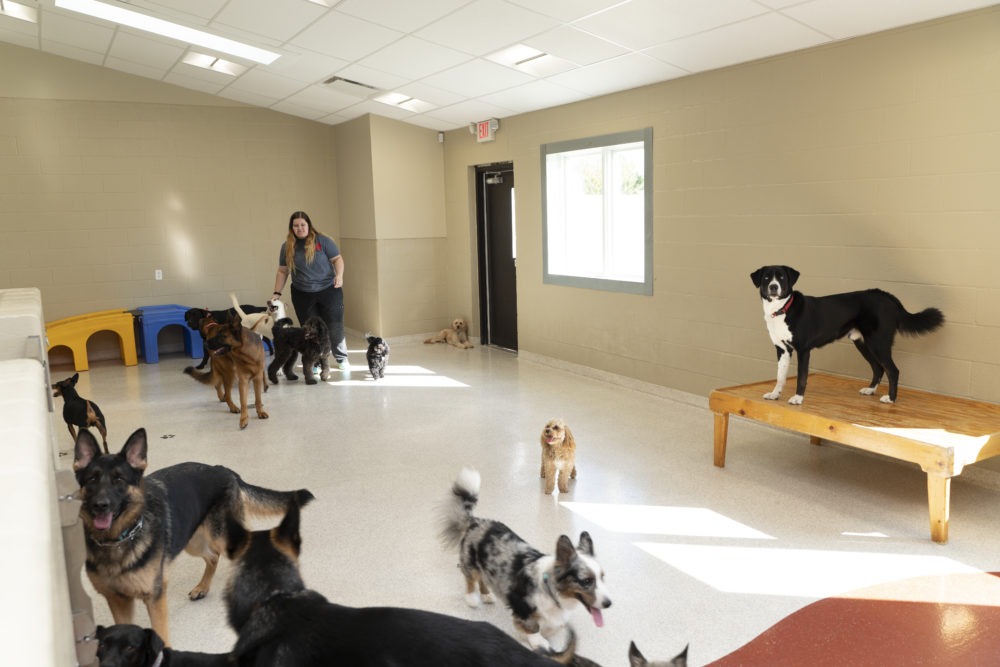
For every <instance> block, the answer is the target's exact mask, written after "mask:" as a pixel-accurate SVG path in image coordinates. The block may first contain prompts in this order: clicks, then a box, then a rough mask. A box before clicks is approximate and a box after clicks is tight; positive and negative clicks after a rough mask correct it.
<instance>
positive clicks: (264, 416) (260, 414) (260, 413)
mask: <svg viewBox="0 0 1000 667" xmlns="http://www.w3.org/2000/svg"><path fill="white" fill-rule="evenodd" d="M270 416H271V415H269V414H267V413H266V412H264V411H263V410H258V411H257V419H267V418H268V417H270Z"/></svg>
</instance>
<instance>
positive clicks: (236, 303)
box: [229, 292, 247, 320]
mask: <svg viewBox="0 0 1000 667" xmlns="http://www.w3.org/2000/svg"><path fill="white" fill-rule="evenodd" d="M229 298H230V299H232V300H233V308H235V309H236V312H237V313H239V314H240V319H241V320H246V318H247V314H246V313H244V312H243V309H242V308H240V302H239V301H238V300H237V299H236V295H235V294H233V293H232V292H230V293H229Z"/></svg>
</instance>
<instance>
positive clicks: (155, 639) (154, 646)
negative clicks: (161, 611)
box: [143, 628, 164, 665]
mask: <svg viewBox="0 0 1000 667" xmlns="http://www.w3.org/2000/svg"><path fill="white" fill-rule="evenodd" d="M143 634H145V636H146V641H145V642H144V645H145V647H146V660H147V662H145V663H143V664H146V665H153V664H156V657H157V656H158V655H160V651H162V650H163V646H164V644H163V640H162V639H160V635H158V634H156V631H155V630H153V629H152V628H146V629H145V630H143Z"/></svg>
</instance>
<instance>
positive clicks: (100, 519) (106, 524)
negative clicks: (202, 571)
mask: <svg viewBox="0 0 1000 667" xmlns="http://www.w3.org/2000/svg"><path fill="white" fill-rule="evenodd" d="M113 518H114V517H112V516H111V512H105V513H104V514H98V515H97V516H95V517H94V528H96V529H97V530H107V529H108V528H110V527H111V520H112V519H113ZM597 613H600V612H597Z"/></svg>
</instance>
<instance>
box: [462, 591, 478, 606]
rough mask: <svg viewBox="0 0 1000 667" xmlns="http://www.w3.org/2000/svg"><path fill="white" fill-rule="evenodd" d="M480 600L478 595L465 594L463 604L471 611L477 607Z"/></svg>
mask: <svg viewBox="0 0 1000 667" xmlns="http://www.w3.org/2000/svg"><path fill="white" fill-rule="evenodd" d="M479 602H480V598H479V593H478V592H476V593H466V594H465V604H467V605H469V606H470V607H472V608H473V609H475V608H476V607H478V606H479Z"/></svg>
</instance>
